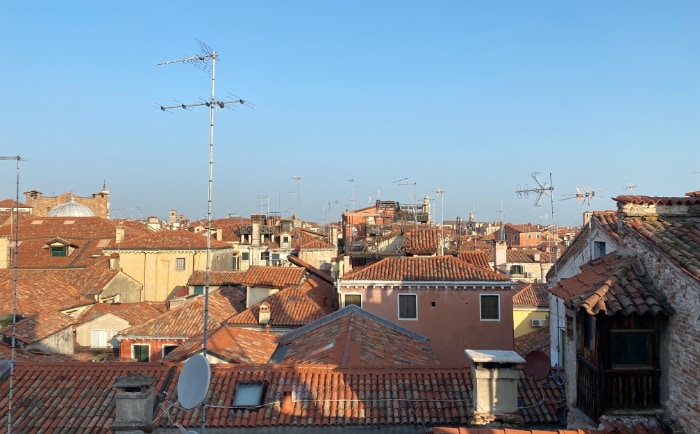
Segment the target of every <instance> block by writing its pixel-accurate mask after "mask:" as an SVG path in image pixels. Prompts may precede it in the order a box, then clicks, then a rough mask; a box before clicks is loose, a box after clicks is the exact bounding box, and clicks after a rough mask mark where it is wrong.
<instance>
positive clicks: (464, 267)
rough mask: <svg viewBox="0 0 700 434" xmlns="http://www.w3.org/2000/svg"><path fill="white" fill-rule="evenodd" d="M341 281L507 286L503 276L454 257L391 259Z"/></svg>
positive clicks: (354, 272)
mask: <svg viewBox="0 0 700 434" xmlns="http://www.w3.org/2000/svg"><path fill="white" fill-rule="evenodd" d="M342 280H381V281H414V282H416V281H441V282H452V281H478V282H484V281H487V282H508V281H509V279H508V278H507V277H505V276H503V275H502V274H499V273H496V272H494V271H490V270H487V269H484V268H480V267H476V266H474V265H471V264H468V263H466V262H464V261H462V260H459V259H457V258H455V257H454V256H449V255H448V256H430V257H391V258H384V259H381V260H379V261H378V262H375V263H373V264H370V265H367V266H365V267H362V268H358V269H356V270H353V271H351V272H349V273H347V274H345V275H343V278H342Z"/></svg>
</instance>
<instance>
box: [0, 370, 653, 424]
mask: <svg viewBox="0 0 700 434" xmlns="http://www.w3.org/2000/svg"><path fill="white" fill-rule="evenodd" d="M181 369H182V365H176V364H170V363H167V362H166V363H114V362H105V363H94V362H74V363H51V362H47V363H34V362H26V361H24V360H18V362H17V363H16V366H15V373H14V379H13V413H12V422H13V424H12V426H13V431H14V432H72V433H76V434H82V433H100V434H101V433H109V432H111V431H110V426H111V424H112V423H113V421H114V416H115V412H114V408H115V407H114V406H115V400H114V397H115V392H116V390H115V389H114V387H113V386H114V383H115V381H116V380H117V379H119V378H122V377H125V376H126V375H127V374H129V373H137V372H139V373H143V374H145V375H148V376H152V377H155V379H157V381H156V382H155V384H154V393H155V394H158V393H160V392H166V393H167V395H165V396H166V401H165V402H163V403H162V404H163V405H162V406H159V407H158V408H156V409H155V413H156V414H155V415H154V419H153V420H154V421H155V423H156V425H157V428H156V429H157V431H158V432H160V431H159V430H158V428H161V429H165V428H170V429H171V430H172V429H176V428H175V424H176V423H177V424H181V425H182V426H184V427H185V429H190V428H192V429H196V428H198V427H199V426H200V412H199V408H195V409H193V410H191V411H184V410H180V409H178V408H177V407H176V406H173V404H174V403H176V402H177V387H176V386H177V380H178V377H179V374H178V372H179V371H180V370H181ZM241 383H247V384H260V385H262V386H264V390H263V394H262V399H261V402H260V405H258V406H253V407H246V408H241V407H234V406H233V398H234V396H235V393H236V388H237V386H238V384H241ZM8 388H9V381H8V379H7V377H5V379H4V381H1V382H0V409H2V410H0V411H1V413H0V432H5V431H3V430H4V429H5V427H6V426H7V411H6V410H7V408H8V391H9V389H8ZM519 401H520V403H521V404H522V405H521V407H523V408H522V410H521V413H522V415H523V418H524V419H525V420H526V421H528V423H531V424H534V425H537V426H548V425H550V424H551V423H552V422H553V421H554V424H555V425H556V420H557V415H558V412H559V410H560V409H561V408H562V403H561V401H562V396H561V391H560V389H559V383H557V382H556V381H554V379H553V378H548V379H546V380H542V381H541V382H533V381H531V380H528V379H526V378H523V377H522V376H521V380H520V387H519ZM205 403H206V404H207V411H206V427H207V428H208V429H211V430H212V431H215V430H217V429H234V428H243V427H260V428H266V427H269V428H272V427H278V428H284V427H288V428H292V427H295V428H296V429H303V428H304V427H307V426H308V427H318V428H320V427H328V428H329V429H330V428H332V427H337V428H342V427H350V426H353V427H366V428H369V429H372V428H373V429H382V428H388V427H391V426H393V427H397V426H399V427H401V426H405V427H407V428H409V427H410V428H411V429H415V428H430V427H435V426H437V427H440V426H447V427H456V426H463V427H464V426H467V425H468V424H469V421H470V415H471V410H472V406H473V404H472V386H471V374H470V370H469V368H465V367H460V368H441V367H435V366H418V365H416V366H410V367H397V366H387V367H371V368H367V367H354V368H338V367H335V366H329V365H296V366H293V365H288V364H269V365H245V364H242V365H236V364H213V365H211V383H210V387H209V390H208V393H207V397H206V398H205ZM39 410H40V411H39ZM484 432H486V433H492V432H494V431H482V433H484ZM495 432H498V431H495ZM516 432H517V431H516ZM545 432H546V431H545ZM555 432H556V431H555ZM642 432H643V431H642Z"/></svg>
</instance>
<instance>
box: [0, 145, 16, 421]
mask: <svg viewBox="0 0 700 434" xmlns="http://www.w3.org/2000/svg"><path fill="white" fill-rule="evenodd" d="M0 160H15V161H16V162H17V186H16V193H15V194H16V198H15V249H14V258H13V261H12V262H13V265H14V266H13V268H14V278H13V283H12V349H11V350H10V351H11V352H10V394H9V396H8V401H7V433H8V434H11V433H12V397H13V390H14V383H13V379H14V374H15V346H16V336H17V280H18V278H19V269H18V264H17V259H18V253H19V162H20V160H21V158H20V156H19V155H17V156H14V157H0ZM11 221H12V218H10V222H11Z"/></svg>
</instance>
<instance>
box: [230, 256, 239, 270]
mask: <svg viewBox="0 0 700 434" xmlns="http://www.w3.org/2000/svg"><path fill="white" fill-rule="evenodd" d="M239 268H240V265H239V264H238V256H234V257H233V262H232V263H231V270H233V271H238V269H239Z"/></svg>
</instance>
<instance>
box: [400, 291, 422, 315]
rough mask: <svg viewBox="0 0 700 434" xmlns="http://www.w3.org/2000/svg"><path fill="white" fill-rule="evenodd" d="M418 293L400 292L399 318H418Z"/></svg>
mask: <svg viewBox="0 0 700 434" xmlns="http://www.w3.org/2000/svg"><path fill="white" fill-rule="evenodd" d="M417 299H418V297H417V296H416V294H399V319H418V306H417V304H418V301H417Z"/></svg>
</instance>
